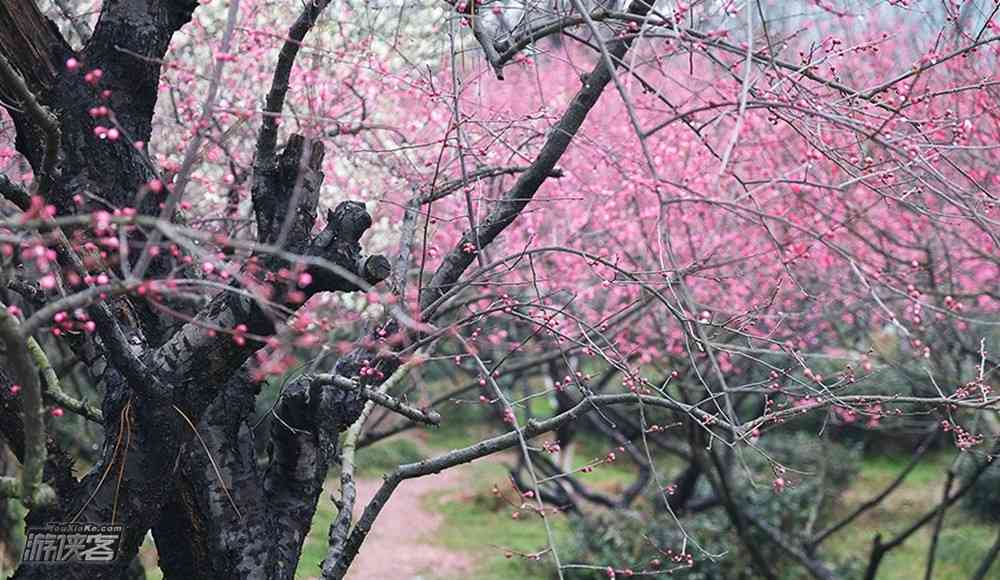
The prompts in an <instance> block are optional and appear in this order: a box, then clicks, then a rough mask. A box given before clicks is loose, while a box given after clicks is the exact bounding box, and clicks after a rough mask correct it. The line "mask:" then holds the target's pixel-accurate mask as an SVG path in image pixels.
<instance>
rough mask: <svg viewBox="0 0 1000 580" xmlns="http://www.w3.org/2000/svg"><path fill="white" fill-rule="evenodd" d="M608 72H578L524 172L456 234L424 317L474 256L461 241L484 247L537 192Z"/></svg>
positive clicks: (598, 68) (619, 47) (637, 8)
mask: <svg viewBox="0 0 1000 580" xmlns="http://www.w3.org/2000/svg"><path fill="white" fill-rule="evenodd" d="M650 8H651V6H650V4H647V3H646V1H645V0H636V1H635V2H633V3H632V6H631V8H630V11H631V13H633V14H634V15H636V16H640V17H641V16H644V15H645V14H646V13H647V12H649V9H650ZM633 40H634V38H633V37H627V38H624V39H618V40H615V41H614V42H612V43H611V45H610V47H609V54H610V55H611V57H612V61H613V62H615V63H616V64H618V63H619V62H620V61H621V59H622V57H624V56H625V53H626V52H627V51H628V49H629V47H630V46H631V45H632V42H633ZM613 75H614V71H612V70H610V69H609V68H608V67H607V66H606V65H605V63H604V62H603V61H602V62H599V63H598V64H597V65H595V67H594V69H593V71H592V72H591V73H590V74H589V75H586V76H585V77H583V78H584V81H583V87H582V88H581V89H580V90H579V92H577V93H576V95H575V96H574V97H573V99H572V101H570V104H569V106H568V107H567V108H566V112H564V113H563V115H562V117H561V118H560V119H559V121H558V122H557V123H556V124H555V126H554V127H552V129H551V130H550V132H549V136H548V138H547V139H546V140H545V144H544V145H543V146H542V150H541V151H540V152H539V153H538V156H537V157H536V158H535V161H534V162H533V163H532V164H531V166H530V167H529V168H528V170H527V171H525V172H524V173H522V174H521V176H520V177H518V179H517V182H516V183H514V185H513V186H512V187H511V188H510V190H508V191H507V193H505V194H504V196H503V198H502V199H501V200H500V201H499V202H497V205H496V206H495V207H494V208H493V210H492V211H490V213H489V214H488V215H487V216H486V218H485V219H484V220H483V221H482V222H481V223H479V225H478V226H477V228H476V231H471V230H469V231H466V232H465V233H464V234H463V235H462V239H461V240H459V241H458V243H457V244H456V245H455V247H454V248H453V249H452V250H451V251H450V252H449V253H448V254H447V255H446V256H445V257H444V260H443V262H442V263H441V266H440V267H438V269H437V271H436V272H435V273H434V275H433V277H432V278H431V280H430V282H429V283H428V285H427V288H426V289H425V290H424V292H423V293H422V295H421V298H420V309H421V310H422V311H425V312H424V314H423V317H424V319H425V320H426V319H427V318H428V317H429V316H430V315H431V314H432V312H428V309H429V308H430V307H431V305H433V304H434V302H435V301H437V300H438V299H439V298H441V297H442V296H444V295H445V294H446V293H447V292H448V290H449V288H451V286H453V285H454V284H455V283H456V282H457V281H458V279H459V278H460V277H461V276H462V273H463V272H465V270H466V269H467V268H468V267H469V266H470V265H471V264H472V262H473V261H474V260H475V256H474V255H473V254H472V253H469V252H467V251H465V249H464V248H465V247H466V245H467V244H473V245H474V247H479V248H484V247H486V246H488V245H489V244H490V243H492V242H493V240H495V239H496V238H497V236H499V235H500V234H501V233H502V232H503V231H504V230H505V229H507V226H509V225H510V224H511V223H513V222H514V220H515V219H516V218H517V216H518V215H520V213H521V211H523V210H524V208H525V207H526V206H527V205H528V202H530V201H531V199H532V198H533V197H534V195H535V193H537V192H538V188H539V187H541V186H542V184H543V183H544V182H545V180H546V179H547V178H548V177H549V176H550V175H551V174H552V171H553V170H554V169H555V166H556V163H558V161H559V159H560V158H561V157H562V155H563V153H565V152H566V149H567V148H568V147H569V144H570V143H571V142H572V140H573V137H574V136H575V135H576V133H577V131H579V130H580V127H581V126H582V125H583V122H584V120H585V119H586V118H587V115H588V113H590V110H591V109H592V108H593V107H594V105H596V104H597V100H598V98H600V96H601V94H602V93H603V92H604V89H605V87H607V85H608V83H610V82H611V79H612V77H613Z"/></svg>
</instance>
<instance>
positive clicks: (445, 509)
mask: <svg viewBox="0 0 1000 580" xmlns="http://www.w3.org/2000/svg"><path fill="white" fill-rule="evenodd" d="M468 469H470V470H471V471H472V472H473V473H472V476H471V477H470V479H471V480H472V481H475V482H477V483H475V484H473V487H472V490H471V491H470V492H468V493H466V494H463V495H461V496H456V494H455V491H454V490H450V491H447V490H446V491H441V492H440V493H435V494H432V495H431V496H428V497H427V498H426V499H425V501H426V505H427V508H428V509H429V510H431V511H434V512H436V513H439V514H441V515H442V516H444V523H443V524H442V525H441V527H440V528H439V529H438V530H437V531H436V532H435V534H434V537H433V538H430V540H432V541H433V542H434V543H435V544H437V545H440V546H443V547H445V548H448V549H451V550H457V551H461V552H465V553H467V554H470V555H472V556H473V558H474V559H475V562H476V568H475V570H473V572H472V573H471V575H469V574H463V575H461V576H454V577H445V578H447V579H448V580H458V579H459V578H462V579H464V578H470V577H472V578H476V579H477V580H508V579H510V578H520V579H529V578H548V577H549V576H548V572H549V571H551V569H552V568H551V563H550V560H548V557H547V556H542V558H541V560H539V561H529V560H528V559H526V558H524V557H523V556H522V555H526V554H535V553H538V552H540V551H542V550H545V549H546V548H547V546H548V539H547V538H548V535H547V533H546V531H545V525H544V523H543V522H542V520H541V518H539V517H538V516H537V515H533V514H529V513H528V512H524V511H520V514H521V516H522V517H521V518H519V519H514V518H513V517H511V514H512V512H514V511H519V510H516V509H515V508H514V507H512V506H510V505H508V504H505V503H503V502H501V501H499V500H498V499H497V498H495V496H494V495H493V493H492V491H491V489H492V487H493V485H494V484H497V485H499V486H500V488H501V489H502V490H503V491H504V492H505V494H506V496H507V497H508V498H510V499H511V500H512V501H516V500H515V499H514V497H515V494H514V492H513V491H512V490H510V486H509V484H507V483H506V482H507V481H508V479H507V472H506V471H505V470H504V468H503V466H501V465H497V464H492V463H483V464H473V465H472V466H471V467H469V468H468ZM548 519H549V523H550V526H551V528H552V533H553V536H554V538H555V541H556V546H557V548H558V546H559V545H560V544H561V543H562V541H564V539H565V538H566V537H568V535H569V533H570V529H569V525H568V522H567V521H566V518H565V516H562V515H558V514H557V515H555V516H551V515H550V516H549V517H548ZM508 553H511V554H512V556H511V557H509V558H508V557H507V554H508Z"/></svg>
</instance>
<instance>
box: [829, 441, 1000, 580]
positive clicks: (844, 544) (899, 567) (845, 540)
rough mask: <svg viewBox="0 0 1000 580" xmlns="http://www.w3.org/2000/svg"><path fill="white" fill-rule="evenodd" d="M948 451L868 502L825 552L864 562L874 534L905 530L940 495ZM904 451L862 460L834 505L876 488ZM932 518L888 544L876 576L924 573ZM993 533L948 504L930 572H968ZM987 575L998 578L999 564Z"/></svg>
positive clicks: (852, 504)
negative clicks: (847, 490)
mask: <svg viewBox="0 0 1000 580" xmlns="http://www.w3.org/2000/svg"><path fill="white" fill-rule="evenodd" d="M953 458H954V454H953V453H940V454H937V455H934V456H931V457H930V458H928V459H926V460H925V461H924V462H923V463H921V464H920V465H918V466H917V467H916V468H914V470H913V471H911V472H910V474H909V475H908V476H907V477H906V479H905V480H904V482H903V483H902V484H901V485H900V486H899V488H897V489H896V490H895V491H894V492H893V493H892V494H891V495H890V496H889V497H888V498H886V500H885V501H884V502H883V503H882V505H880V506H877V507H875V508H872V509H871V510H869V511H868V512H867V513H865V514H864V515H862V516H861V517H859V518H858V520H856V522H855V523H854V525H852V526H850V527H849V528H848V529H845V530H843V531H841V532H839V533H838V534H837V535H835V536H833V537H831V538H830V539H829V540H828V541H827V543H826V544H824V547H825V548H826V553H827V554H828V555H833V556H835V557H839V558H841V559H843V560H851V559H855V560H857V559H860V560H861V561H862V563H867V560H868V556H869V554H870V553H871V547H872V542H873V540H874V538H875V534H877V533H881V534H882V539H883V541H889V540H890V539H892V538H893V537H895V534H897V533H899V532H901V531H903V530H905V529H906V528H907V527H908V526H909V525H911V524H912V523H913V522H914V521H915V520H916V519H917V518H919V517H920V516H922V515H924V514H925V513H926V511H927V510H929V509H931V508H932V507H933V506H935V505H937V503H938V502H939V501H940V498H941V493H942V489H943V486H944V483H945V479H946V477H947V476H946V471H947V469H948V466H949V465H950V464H951V461H952V459H953ZM907 462H908V458H906V457H891V456H886V457H870V458H867V459H865V461H864V463H863V464H862V468H861V471H860V473H859V474H858V479H857V482H856V484H855V485H854V486H853V489H852V490H851V492H850V494H849V495H847V497H848V498H849V501H845V502H844V505H842V506H840V508H839V509H838V510H837V511H838V513H839V515H844V514H846V513H849V512H850V511H852V510H853V509H855V508H856V507H857V506H858V505H859V504H861V503H862V502H864V501H865V500H867V499H869V498H870V497H872V496H874V495H875V494H877V493H879V492H881V491H882V490H883V489H884V488H885V487H886V486H887V485H889V484H890V483H891V482H892V481H893V480H894V479H895V478H896V477H897V476H898V475H899V473H900V472H901V471H902V470H903V469H904V468H905V466H906V464H907ZM932 526H933V523H931V524H928V525H926V526H924V527H923V528H921V529H920V530H919V531H918V532H916V533H914V534H913V535H912V536H910V537H909V538H908V539H907V540H906V542H904V543H903V544H902V545H901V546H899V547H897V548H895V549H893V550H891V551H890V552H889V553H888V555H886V557H885V558H884V560H883V561H882V564H881V566H880V567H879V573H878V579H879V580H909V579H911V578H923V576H924V569H925V566H926V563H927V554H928V549H929V547H930V541H931V535H932V533H933V527H932ZM995 538H996V528H995V527H991V526H990V525H988V524H985V523H982V522H980V521H978V520H976V519H974V518H971V517H970V516H969V514H968V513H967V512H965V511H964V510H963V509H962V508H961V507H960V506H952V507H951V508H950V509H949V510H948V512H947V515H946V517H945V520H944V526H943V527H942V531H941V536H940V538H939V541H938V547H937V560H936V562H935V565H934V577H935V578H969V577H970V576H971V575H972V573H973V572H974V571H975V569H976V567H977V566H978V565H979V562H980V561H981V560H982V558H983V556H984V555H985V554H986V551H987V550H989V548H990V546H991V545H992V544H993V541H994V539H995ZM991 574H992V575H991V576H988V577H989V578H994V579H997V578H1000V569H997V568H996V565H994V569H993V570H991Z"/></svg>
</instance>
